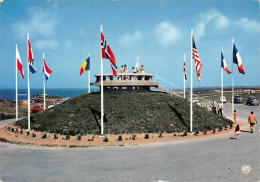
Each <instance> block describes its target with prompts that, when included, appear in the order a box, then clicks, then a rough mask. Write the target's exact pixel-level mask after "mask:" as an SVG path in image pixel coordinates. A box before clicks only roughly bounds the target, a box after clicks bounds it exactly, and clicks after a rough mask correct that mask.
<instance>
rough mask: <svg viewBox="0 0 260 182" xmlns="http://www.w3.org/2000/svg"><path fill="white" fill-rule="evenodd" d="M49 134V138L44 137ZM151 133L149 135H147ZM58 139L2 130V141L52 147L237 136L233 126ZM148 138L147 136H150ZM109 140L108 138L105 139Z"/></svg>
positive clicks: (135, 143) (0, 136)
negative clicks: (212, 129) (174, 131)
mask: <svg viewBox="0 0 260 182" xmlns="http://www.w3.org/2000/svg"><path fill="white" fill-rule="evenodd" d="M240 127H241V129H244V130H247V129H248V127H247V126H246V125H243V124H242V125H240ZM45 134H46V138H43V136H44V135H45ZM147 135H149V138H148V137H147ZM57 136H58V138H57V139H54V134H52V133H43V132H36V131H33V130H31V131H30V132H29V135H28V134H27V131H26V130H23V129H20V128H19V127H16V126H14V125H13V124H9V125H7V126H5V127H3V128H1V129H0V139H1V141H5V140H6V142H10V143H16V144H27V145H36V146H49V147H103V146H128V145H143V144H159V143H184V142H192V141H196V140H205V139H215V138H223V137H229V136H234V127H233V128H232V129H231V128H223V130H222V131H219V129H216V130H215V131H208V132H207V134H206V135H205V133H203V132H200V133H199V134H197V135H195V134H194V133H193V134H192V133H187V135H186V136H185V134H184V133H162V134H161V136H160V134H158V133H149V134H145V133H143V134H123V135H106V136H105V137H99V136H97V135H87V136H82V137H81V139H80V140H78V136H70V138H69V139H66V136H65V135H57ZM119 136H121V137H122V141H119V140H118V138H119ZM147 138H148V139H147ZM106 139H107V140H106Z"/></svg>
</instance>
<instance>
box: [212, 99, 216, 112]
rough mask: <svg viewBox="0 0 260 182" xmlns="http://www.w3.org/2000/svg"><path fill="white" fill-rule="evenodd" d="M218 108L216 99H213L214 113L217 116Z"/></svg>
mask: <svg viewBox="0 0 260 182" xmlns="http://www.w3.org/2000/svg"><path fill="white" fill-rule="evenodd" d="M216 106H217V103H216V101H215V99H213V103H212V111H213V113H214V114H217V108H216Z"/></svg>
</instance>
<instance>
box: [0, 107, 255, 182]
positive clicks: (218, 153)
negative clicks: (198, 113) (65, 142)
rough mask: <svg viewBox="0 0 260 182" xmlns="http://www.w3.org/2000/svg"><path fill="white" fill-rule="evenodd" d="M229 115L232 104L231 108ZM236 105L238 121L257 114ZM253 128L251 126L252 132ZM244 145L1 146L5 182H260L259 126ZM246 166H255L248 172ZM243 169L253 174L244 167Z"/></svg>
mask: <svg viewBox="0 0 260 182" xmlns="http://www.w3.org/2000/svg"><path fill="white" fill-rule="evenodd" d="M225 108H226V109H225V112H226V113H225V114H226V115H228V111H229V110H231V109H230V105H229V104H225ZM259 108H260V107H248V106H243V105H236V110H237V112H238V120H241V121H242V122H246V118H247V115H248V113H249V112H250V111H251V110H254V111H258V113H257V115H256V116H257V118H259V121H260V111H259ZM248 129H249V127H248ZM256 131H257V132H256V133H254V134H251V133H248V132H242V134H241V136H240V140H239V141H237V140H234V139H232V137H231V138H229V137H228V138H218V139H211V140H203V141H195V142H189V143H180V144H158V145H148V146H132V147H105V148H82V149H57V148H41V147H40V148H39V147H30V146H20V145H12V144H5V143H0V181H4V182H6V181H108V182H109V181H111V182H112V181H113V182H114V181H146V182H147V181H151V182H153V181H158V180H164V181H178V182H179V181H184V182H187V181H200V182H204V181H205V182H208V181H213V182H214V181H218V182H219V181H236V182H237V181H256V182H257V181H259V180H260V157H259V156H260V143H259V136H260V132H259V124H258V125H257V127H256ZM242 166H250V168H251V171H250V172H249V173H247V174H246V173H244V172H242V171H241V167H242ZM243 169H248V168H247V167H244V168H243Z"/></svg>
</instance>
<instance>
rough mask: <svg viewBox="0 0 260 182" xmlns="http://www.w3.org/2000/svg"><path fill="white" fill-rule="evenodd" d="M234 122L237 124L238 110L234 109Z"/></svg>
mask: <svg viewBox="0 0 260 182" xmlns="http://www.w3.org/2000/svg"><path fill="white" fill-rule="evenodd" d="M234 123H235V124H237V111H236V110H234Z"/></svg>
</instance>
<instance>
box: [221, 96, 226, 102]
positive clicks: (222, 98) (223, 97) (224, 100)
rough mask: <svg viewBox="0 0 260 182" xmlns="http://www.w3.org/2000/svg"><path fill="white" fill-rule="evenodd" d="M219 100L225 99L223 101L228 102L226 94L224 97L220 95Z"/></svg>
mask: <svg viewBox="0 0 260 182" xmlns="http://www.w3.org/2000/svg"><path fill="white" fill-rule="evenodd" d="M219 101H220V102H222V101H223V103H226V102H227V99H226V96H223V98H222V96H220V97H219Z"/></svg>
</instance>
